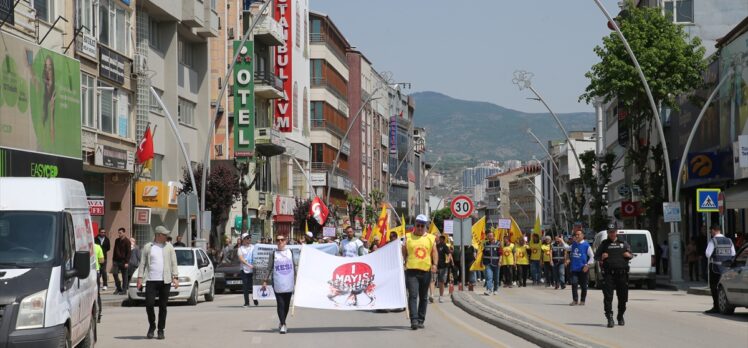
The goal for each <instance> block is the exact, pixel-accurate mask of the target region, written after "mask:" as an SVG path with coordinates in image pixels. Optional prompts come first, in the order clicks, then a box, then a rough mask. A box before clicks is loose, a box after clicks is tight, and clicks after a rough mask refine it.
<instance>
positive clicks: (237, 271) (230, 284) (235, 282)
mask: <svg viewBox="0 0 748 348" xmlns="http://www.w3.org/2000/svg"><path fill="white" fill-rule="evenodd" d="M224 261H225V262H222V263H221V264H220V265H218V266H217V267H216V293H217V294H222V293H223V292H224V291H226V290H228V291H242V276H241V271H242V267H241V264H240V263H239V257H237V255H236V249H232V250H231V251H229V256H228V257H226V259H225V260H224ZM250 292H251V290H250Z"/></svg>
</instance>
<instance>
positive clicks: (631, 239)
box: [618, 234, 649, 254]
mask: <svg viewBox="0 0 748 348" xmlns="http://www.w3.org/2000/svg"><path fill="white" fill-rule="evenodd" d="M618 238H621V239H622V240H624V241H625V242H627V243H629V245H630V246H631V252H632V253H634V254H641V253H646V252H648V251H649V248H648V247H647V236H645V235H643V234H619V235H618Z"/></svg>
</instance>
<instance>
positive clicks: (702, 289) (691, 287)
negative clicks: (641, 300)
mask: <svg viewBox="0 0 748 348" xmlns="http://www.w3.org/2000/svg"><path fill="white" fill-rule="evenodd" d="M657 287H658V288H664V289H669V290H673V291H686V292H687V293H688V294H691V295H704V296H711V293H710V292H709V285H708V284H707V283H706V282H705V281H703V282H692V281H685V279H684V281H683V282H680V283H671V282H670V276H668V275H660V274H658V275H657Z"/></svg>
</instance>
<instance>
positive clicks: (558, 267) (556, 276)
mask: <svg viewBox="0 0 748 348" xmlns="http://www.w3.org/2000/svg"><path fill="white" fill-rule="evenodd" d="M564 273H566V265H564V263H563V262H559V263H557V264H555V265H553V284H554V285H555V286H557V287H558V286H560V287H562V288H566V283H565V282H564Z"/></svg>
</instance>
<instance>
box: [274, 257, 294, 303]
mask: <svg viewBox="0 0 748 348" xmlns="http://www.w3.org/2000/svg"><path fill="white" fill-rule="evenodd" d="M274 257H275V261H274V263H273V291H275V292H276V293H277V292H280V293H284V292H293V287H294V269H293V254H291V250H288V249H286V250H283V251H279V250H276V251H275V253H274Z"/></svg>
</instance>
